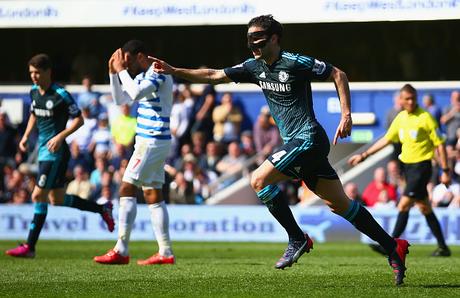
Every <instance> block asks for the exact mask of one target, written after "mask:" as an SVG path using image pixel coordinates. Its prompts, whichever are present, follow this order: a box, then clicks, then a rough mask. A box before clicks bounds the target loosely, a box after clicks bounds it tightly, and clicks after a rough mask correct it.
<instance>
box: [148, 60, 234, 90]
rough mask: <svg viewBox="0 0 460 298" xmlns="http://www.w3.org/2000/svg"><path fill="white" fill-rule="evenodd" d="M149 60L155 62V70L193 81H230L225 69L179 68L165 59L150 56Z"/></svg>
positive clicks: (208, 82)
mask: <svg viewBox="0 0 460 298" xmlns="http://www.w3.org/2000/svg"><path fill="white" fill-rule="evenodd" d="M148 58H149V60H150V61H151V62H152V64H153V70H154V71H155V72H157V73H161V74H170V75H173V76H176V77H179V78H182V79H185V80H187V81H190V82H193V83H207V84H213V85H216V84H221V83H230V82H232V80H230V78H229V77H227V75H226V74H225V72H224V70H223V69H187V68H177V67H174V66H171V65H169V64H168V63H166V62H165V61H163V60H160V59H158V58H155V57H152V56H149V57H148Z"/></svg>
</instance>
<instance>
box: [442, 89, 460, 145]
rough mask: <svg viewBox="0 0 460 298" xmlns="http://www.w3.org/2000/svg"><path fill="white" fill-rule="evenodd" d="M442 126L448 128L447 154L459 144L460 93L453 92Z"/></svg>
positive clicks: (443, 116)
mask: <svg viewBox="0 0 460 298" xmlns="http://www.w3.org/2000/svg"><path fill="white" fill-rule="evenodd" d="M441 124H443V125H445V127H446V134H447V139H446V149H447V153H448V154H449V151H452V150H453V146H455V144H456V143H457V129H458V128H459V127H460V92H459V91H453V92H452V94H451V96H450V106H448V107H446V108H445V110H444V113H443V115H442V116H441Z"/></svg>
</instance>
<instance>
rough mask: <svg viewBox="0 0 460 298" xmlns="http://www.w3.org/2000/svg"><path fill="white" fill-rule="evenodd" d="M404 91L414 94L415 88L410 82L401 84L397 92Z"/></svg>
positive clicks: (415, 93) (415, 92)
mask: <svg viewBox="0 0 460 298" xmlns="http://www.w3.org/2000/svg"><path fill="white" fill-rule="evenodd" d="M403 91H406V92H407V93H411V94H414V95H417V90H415V88H414V87H413V86H412V85H411V84H406V85H404V86H402V88H401V89H400V90H399V92H403Z"/></svg>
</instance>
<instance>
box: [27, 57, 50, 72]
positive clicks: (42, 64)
mask: <svg viewBox="0 0 460 298" xmlns="http://www.w3.org/2000/svg"><path fill="white" fill-rule="evenodd" d="M28 65H29V66H33V67H35V68H39V69H43V70H48V69H50V68H51V66H52V64H51V59H50V57H49V56H48V55H46V54H37V55H35V56H33V57H32V58H30V60H29V64H28Z"/></svg>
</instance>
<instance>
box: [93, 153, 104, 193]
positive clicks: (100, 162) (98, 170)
mask: <svg viewBox="0 0 460 298" xmlns="http://www.w3.org/2000/svg"><path fill="white" fill-rule="evenodd" d="M105 168H106V162H105V160H104V159H103V158H97V159H96V162H95V169H94V170H93V171H92V172H91V175H90V178H89V182H90V183H91V188H92V189H93V190H95V189H97V188H98V187H100V186H101V179H102V173H103V172H104V171H105Z"/></svg>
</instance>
